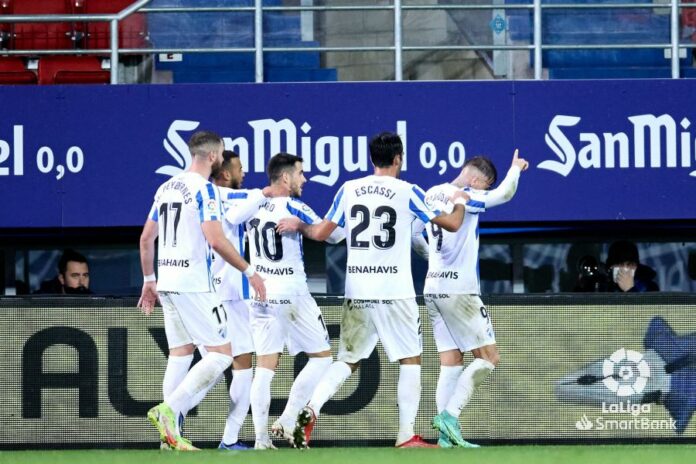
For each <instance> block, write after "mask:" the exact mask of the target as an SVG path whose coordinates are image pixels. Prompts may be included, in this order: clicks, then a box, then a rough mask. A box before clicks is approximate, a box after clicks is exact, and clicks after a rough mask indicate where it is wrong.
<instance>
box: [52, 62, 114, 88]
mask: <svg viewBox="0 0 696 464" xmlns="http://www.w3.org/2000/svg"><path fill="white" fill-rule="evenodd" d="M109 80H110V73H109V71H107V70H104V69H102V66H101V60H100V59H99V58H97V57H96V56H44V57H42V58H41V59H40V60H39V84H108V83H109Z"/></svg>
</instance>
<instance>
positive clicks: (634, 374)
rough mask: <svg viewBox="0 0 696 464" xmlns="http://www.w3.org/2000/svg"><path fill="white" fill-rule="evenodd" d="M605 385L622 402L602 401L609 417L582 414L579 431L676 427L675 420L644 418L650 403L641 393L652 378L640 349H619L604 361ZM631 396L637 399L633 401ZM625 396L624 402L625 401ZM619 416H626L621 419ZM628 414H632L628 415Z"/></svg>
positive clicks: (672, 428) (649, 410)
mask: <svg viewBox="0 0 696 464" xmlns="http://www.w3.org/2000/svg"><path fill="white" fill-rule="evenodd" d="M602 374H603V376H604V379H603V380H602V382H603V384H604V386H605V387H606V388H607V389H608V390H609V391H611V392H612V393H614V394H615V395H616V397H617V399H618V400H619V401H616V402H604V401H603V402H602V414H610V415H611V416H610V417H609V418H607V417H604V416H597V417H595V418H594V420H590V418H588V417H587V415H586V414H583V415H582V417H581V418H580V420H578V421H577V422H576V423H575V428H576V429H578V430H580V431H587V430H593V429H594V430H598V431H601V430H676V428H677V423H676V421H675V420H674V419H672V418H669V419H657V420H656V419H651V418H649V417H641V415H642V414H650V412H651V405H650V404H649V403H642V402H640V401H641V400H642V397H641V395H640V393H642V392H643V390H645V387H646V386H647V385H648V381H649V380H650V365H649V364H648V363H647V361H646V360H645V359H644V357H643V354H642V353H640V352H638V351H633V350H627V349H625V348H620V349H618V350H616V351H615V352H614V353H612V355H611V356H609V358H607V359H605V360H604V363H603V365H602ZM628 398H632V399H633V400H634V401H633V402H631V400H630V399H628ZM624 399H625V401H624ZM620 415H624V418H621V416H620ZM625 415H630V416H631V417H629V418H625Z"/></svg>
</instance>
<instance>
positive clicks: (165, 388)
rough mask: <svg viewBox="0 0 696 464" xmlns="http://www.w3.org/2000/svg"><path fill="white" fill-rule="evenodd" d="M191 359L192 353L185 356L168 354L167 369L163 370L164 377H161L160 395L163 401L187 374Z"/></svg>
mask: <svg viewBox="0 0 696 464" xmlns="http://www.w3.org/2000/svg"><path fill="white" fill-rule="evenodd" d="M191 361H193V355H192V354H189V355H186V356H172V355H169V358H168V359H167V369H166V370H165V371H164V378H163V379H162V395H163V398H164V401H165V402H167V400H168V399H169V397H170V396H171V395H172V393H173V392H174V390H176V387H178V386H179V384H180V383H181V381H182V380H184V377H186V374H188V371H189V367H191Z"/></svg>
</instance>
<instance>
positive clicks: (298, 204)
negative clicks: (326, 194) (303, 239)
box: [287, 198, 321, 225]
mask: <svg viewBox="0 0 696 464" xmlns="http://www.w3.org/2000/svg"><path fill="white" fill-rule="evenodd" d="M287 209H288V212H289V213H290V214H292V215H293V216H297V217H298V218H300V220H301V221H302V222H304V223H305V224H310V225H311V224H318V223H320V222H321V218H320V217H319V216H318V215H317V213H315V212H314V210H313V209H312V208H310V207H309V205H307V204H306V203H304V202H302V201H300V200H297V199H295V198H291V199H289V200H288V203H287Z"/></svg>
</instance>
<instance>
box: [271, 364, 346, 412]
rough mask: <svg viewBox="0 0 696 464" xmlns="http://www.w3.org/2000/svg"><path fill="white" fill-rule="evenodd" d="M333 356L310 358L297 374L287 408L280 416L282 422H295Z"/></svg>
mask: <svg viewBox="0 0 696 464" xmlns="http://www.w3.org/2000/svg"><path fill="white" fill-rule="evenodd" d="M332 362H333V360H332V359H331V356H327V357H326V358H309V361H307V365H306V366H305V367H304V368H303V369H302V370H301V371H300V373H299V374H297V378H296V379H295V382H293V384H292V388H291V389H290V394H289V395H288V402H287V404H286V405H285V410H283V414H282V415H281V416H280V421H281V423H285V422H290V421H292V422H294V421H295V419H296V418H297V413H298V412H300V409H302V407H303V406H304V405H306V404H307V402H308V401H309V399H310V398H311V397H312V393H314V389H315V388H316V386H317V384H318V383H319V381H320V380H321V377H322V374H323V373H324V372H326V370H327V369H328V368H329V366H331V364H332Z"/></svg>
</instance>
